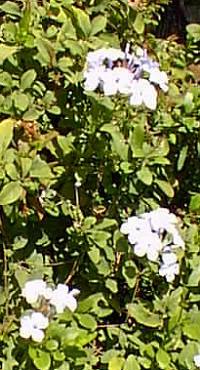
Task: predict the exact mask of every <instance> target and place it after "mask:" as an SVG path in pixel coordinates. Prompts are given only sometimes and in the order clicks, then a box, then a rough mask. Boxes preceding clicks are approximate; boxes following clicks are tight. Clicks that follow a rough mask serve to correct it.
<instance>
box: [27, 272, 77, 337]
mask: <svg viewBox="0 0 200 370" xmlns="http://www.w3.org/2000/svg"><path fill="white" fill-rule="evenodd" d="M79 293H80V291H79V290H78V289H72V290H71V291H69V288H68V286H67V285H65V284H58V285H57V287H56V288H54V289H53V288H52V287H50V286H48V285H47V283H46V282H45V281H43V280H42V279H36V280H30V281H27V282H26V284H25V286H24V288H23V289H22V297H24V298H25V299H26V301H27V303H29V304H30V305H32V306H33V307H34V308H35V307H36V308H37V311H35V310H29V311H28V312H27V313H25V314H24V315H23V316H22V317H21V319H20V336H21V337H22V338H25V339H28V338H32V339H33V340H34V341H36V342H41V341H42V340H43V338H44V329H46V328H47V326H48V324H49V317H50V315H51V314H52V312H56V313H62V312H63V311H64V310H65V308H68V309H69V310H71V311H72V312H74V311H75V310H76V308H77V300H76V298H75V296H76V295H78V294H79ZM43 306H45V314H43V313H42V312H40V311H41V310H42V307H43Z"/></svg>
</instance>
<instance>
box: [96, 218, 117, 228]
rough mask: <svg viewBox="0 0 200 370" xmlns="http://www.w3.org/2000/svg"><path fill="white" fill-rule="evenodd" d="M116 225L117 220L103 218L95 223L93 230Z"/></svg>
mask: <svg viewBox="0 0 200 370" xmlns="http://www.w3.org/2000/svg"><path fill="white" fill-rule="evenodd" d="M114 226H117V222H116V220H115V219H113V218H106V217H105V218H104V219H103V220H102V221H101V222H99V223H98V224H97V225H95V230H104V229H109V228H110V227H114Z"/></svg>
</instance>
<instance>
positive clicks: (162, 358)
mask: <svg viewBox="0 0 200 370" xmlns="http://www.w3.org/2000/svg"><path fill="white" fill-rule="evenodd" d="M156 361H157V363H158V365H159V367H160V368H161V369H167V368H168V367H169V364H170V356H169V355H168V353H167V352H165V351H164V350H163V349H162V348H159V350H158V351H157V353H156Z"/></svg>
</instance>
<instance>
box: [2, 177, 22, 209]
mask: <svg viewBox="0 0 200 370" xmlns="http://www.w3.org/2000/svg"><path fill="white" fill-rule="evenodd" d="M22 192H23V188H22V187H21V185H20V184H19V182H18V181H12V182H9V183H8V184H6V185H5V186H4V187H3V189H2V190H1V192H0V205H1V206H5V205H7V204H11V203H14V202H16V200H18V199H19V198H20V197H21V196H22Z"/></svg>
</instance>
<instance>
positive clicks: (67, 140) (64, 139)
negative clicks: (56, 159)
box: [57, 133, 75, 155]
mask: <svg viewBox="0 0 200 370" xmlns="http://www.w3.org/2000/svg"><path fill="white" fill-rule="evenodd" d="M74 140H75V137H74V136H73V135H72V134H71V133H70V134H68V135H67V136H61V135H58V136H57V142H58V145H59V147H60V148H61V149H62V151H63V154H64V155H67V154H69V153H70V152H71V151H72V150H73V149H74V147H73V142H74Z"/></svg>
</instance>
